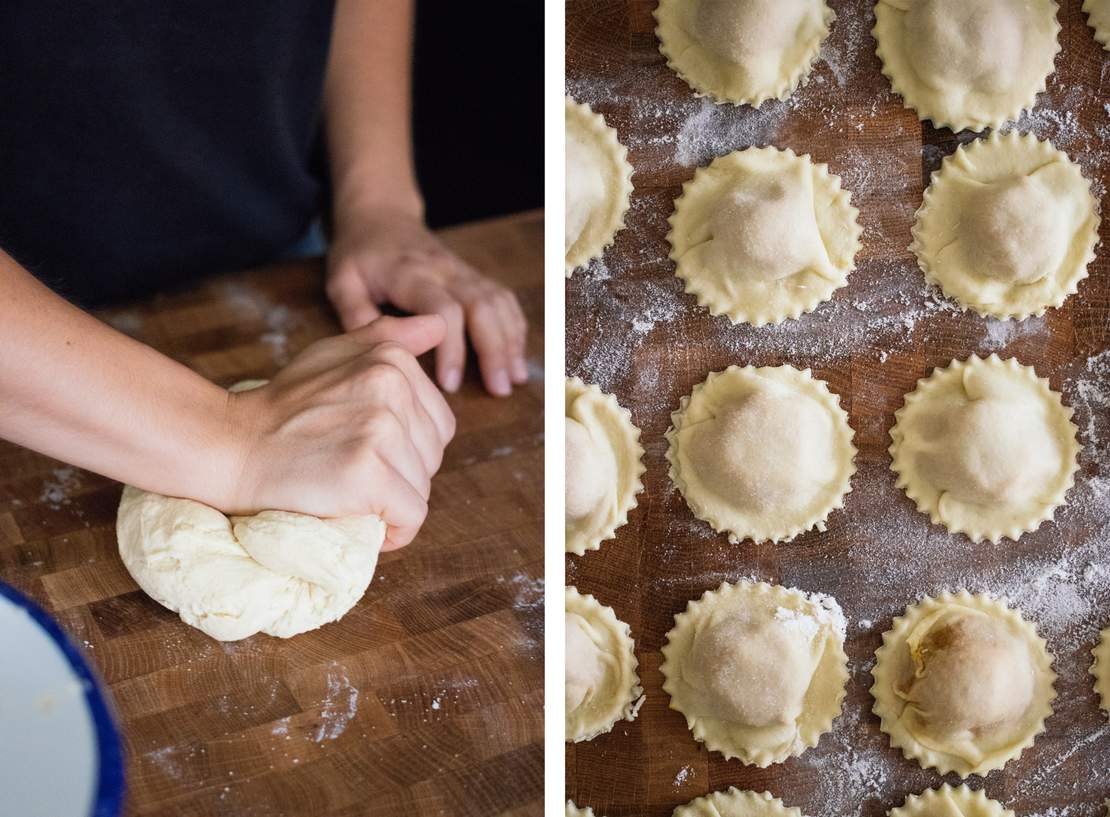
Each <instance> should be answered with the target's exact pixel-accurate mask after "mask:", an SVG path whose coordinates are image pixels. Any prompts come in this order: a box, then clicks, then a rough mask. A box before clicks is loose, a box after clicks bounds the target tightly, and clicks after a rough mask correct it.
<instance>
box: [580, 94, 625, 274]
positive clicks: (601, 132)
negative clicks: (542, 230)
mask: <svg viewBox="0 0 1110 817" xmlns="http://www.w3.org/2000/svg"><path fill="white" fill-rule="evenodd" d="M631 195H632V166H631V165H629V164H628V150H627V149H626V148H625V147H624V145H622V144H621V143H620V142H618V141H617V132H616V131H615V130H613V129H612V128H610V127H609V126H608V125H606V124H605V120H604V119H603V118H602V117H601V116H600V115H599V114H596V113H594V112H593V111H592V110H590V106H589V105H585V104H582V103H578V102H575V101H574V100H573V99H570V98H569V97H568V98H567V100H566V198H565V201H564V204H565V207H566V223H565V229H566V233H565V241H564V252H565V261H566V263H565V267H566V269H565V272H566V275H567V277H568V278H569V277H570V274H571V273H572V272H574V270H575V269H577V268H578V267H583V266H585V265H586V264H588V263H589V262H590V261H591V260H593V259H594V258H599V257H600V256H601V254H602V252H604V250H605V248H606V247H608V246H609V245H610V244H611V243H613V237H614V236H616V234H617V232H618V231H620V229H621V228H622V227H623V226H624V214H625V212H627V210H628V204H629V199H630V197H631Z"/></svg>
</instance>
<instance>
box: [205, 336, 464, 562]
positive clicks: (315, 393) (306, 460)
mask: <svg viewBox="0 0 1110 817" xmlns="http://www.w3.org/2000/svg"><path fill="white" fill-rule="evenodd" d="M444 331H445V326H444V323H443V320H442V319H441V318H439V317H437V316H435V315H427V316H420V317H413V318H378V319H377V320H374V321H373V322H372V323H369V324H368V325H366V326H363V327H361V328H359V329H356V330H354V331H352V332H348V333H347V334H345V335H338V336H336V337H332V338H325V339H324V340H319V341H317V342H316V343H313V344H312V345H311V346H309V347H308V348H307V349H305V350H304V351H303V352H301V353H300V354H299V355H297V357H296V358H294V360H293V361H292V362H291V363H290V364H289V365H288V366H286V367H285V368H284V369H282V370H281V371H280V372H278V374H277V375H276V376H275V377H274V378H273V379H272V380H271V381H270V382H269V383H268V384H267V385H265V386H262V387H260V388H258V389H252V390H250V391H244V392H239V393H234V394H229V396H228V417H229V428H230V429H231V432H232V434H234V435H236V436H237V438H238V440H239V450H240V452H241V454H240V457H239V460H240V463H241V467H240V469H239V476H238V479H237V480H236V482H235V483H234V484H235V488H234V489H233V490H234V492H233V494H232V495H231V496H229V498H228V501H227V502H226V503H223V504H224V505H226V506H227V507H223V508H222V509H223V510H225V511H228V512H231V513H236V512H238V513H247V512H254V511H258V510H262V509H266V508H277V509H281V510H288V511H299V512H301V513H308V514H313V515H315V516H349V515H360V514H376V515H378V516H380V517H381V518H382V519H383V520H384V521H385V523H386V525H387V530H386V543H385V546H384V548H385V549H386V550H390V549H394V548H399V547H403V546H404V545H407V544H408V543H409V542H411V541H412V539H413V537H414V536H415V535H416V533H417V531H418V530H419V529H420V526H421V525H422V524H423V522H424V518H425V516H427V513H428V495H429V493H430V490H431V478H432V475H433V474H435V473H436V471H437V470H439V466H440V464H441V463H442V462H443V449H444V448H445V447H446V446H447V443H448V442H449V441H450V440H451V438H452V437H453V436H454V433H455V417H454V415H453V414H452V413H451V409H450V408H449V407H448V406H447V403H446V401H445V400H444V399H443V395H441V394H440V392H439V390H438V389H436V387H435V385H434V384H433V383H432V382H431V380H430V379H429V378H428V376H427V375H426V374H424V371H423V369H421V368H420V364H419V363H418V362H417V360H416V356H417V355H420V354H422V353H424V352H426V351H428V350H429V349H433V348H435V347H436V346H437V345H438V344H439V343H440V342H442V340H443V336H444Z"/></svg>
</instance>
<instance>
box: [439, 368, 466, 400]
mask: <svg viewBox="0 0 1110 817" xmlns="http://www.w3.org/2000/svg"><path fill="white" fill-rule="evenodd" d="M460 383H462V372H460V371H459V370H458V369H448V370H447V371H446V372H444V373H443V388H444V390H445V391H449V392H451V393H452V394H454V393H455V392H457V391H458V390H459V384H460Z"/></svg>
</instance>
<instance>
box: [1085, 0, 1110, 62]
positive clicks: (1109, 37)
mask: <svg viewBox="0 0 1110 817" xmlns="http://www.w3.org/2000/svg"><path fill="white" fill-rule="evenodd" d="M1083 11H1085V12H1087V23H1088V24H1089V25H1090V26H1091V28H1093V29H1094V30H1095V39H1096V40H1098V41H1099V42H1100V43H1102V47H1103V48H1105V49H1106V50H1108V51H1110V0H1084V3H1083Z"/></svg>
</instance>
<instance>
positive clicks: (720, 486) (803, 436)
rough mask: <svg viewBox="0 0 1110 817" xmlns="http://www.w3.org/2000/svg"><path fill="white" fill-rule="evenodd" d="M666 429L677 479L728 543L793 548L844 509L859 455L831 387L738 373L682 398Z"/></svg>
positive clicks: (796, 374)
mask: <svg viewBox="0 0 1110 817" xmlns="http://www.w3.org/2000/svg"><path fill="white" fill-rule="evenodd" d="M671 422H672V423H673V426H672V427H671V429H670V430H668V431H667V435H666V436H667V441H668V443H669V444H670V445H669V447H668V449H667V459H668V461H669V462H670V464H671V467H670V477H671V479H672V480H673V481H674V483H675V485H677V486H678V488H679V490H680V491H681V492H682V495H683V496H684V497H685V498H686V502H687V504H688V505H689V506H690V509H691V510H692V511H693V512H694V515H695V516H697V517H698V518H699V519H704V520H705V521H706V522H708V523H709V524H710V525H712V526H713V529H714V530H717V531H720V532H727V533H728V536H729V541H731V542H733V543H737V542H739V541H740V540H742V539H752V540H754V541H756V542H764V541H772V542H788V541H790V540H791V539H793V538H794V537H795V536H797V535H798V534H799V533H802V532H803V531H806V530H809V529H810V528H813V527H816V528H818V529H819V530H824V525H825V519H826V518H827V517H828V515H829V513H830V512H831V511H832V510H833V509H835V508H841V507H843V506H844V496H845V495H846V494H847V493H848V491H849V489H850V484H851V478H852V474H854V473H855V470H856V468H855V465H854V463H853V460H854V458H855V454H856V449H855V446H853V445H852V429H851V427H850V426H849V425H848V415H847V414H846V413H845V412H844V410H843V409H841V408H840V404H839V403H838V402H837V398H836V397H835V396H834V395H833V394H831V393H830V392H829V389H828V386H826V385H825V383H824V382H822V381H820V380H817V379H816V378H814V377H813V375H812V374H810V371H809V369H805V370H798V369H795V368H793V367H792V366H766V367H763V368H755V367H753V366H746V367H744V368H740V367H739V366H731V367H729V368H728V369H726V370H724V371H722V372H714V373H712V374H710V375H709V376H708V377H707V378H706V379H705V382H704V383H699V384H698V385H697V386H695V387H694V391H693V393H692V394H691V395H690V396H689V397H684V398H682V403H681V405H680V406H679V409H678V411H676V412H674V413H673V414H671Z"/></svg>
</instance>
